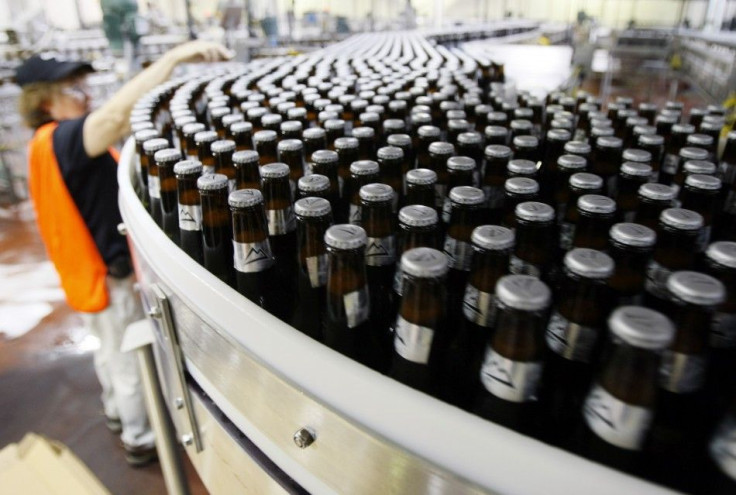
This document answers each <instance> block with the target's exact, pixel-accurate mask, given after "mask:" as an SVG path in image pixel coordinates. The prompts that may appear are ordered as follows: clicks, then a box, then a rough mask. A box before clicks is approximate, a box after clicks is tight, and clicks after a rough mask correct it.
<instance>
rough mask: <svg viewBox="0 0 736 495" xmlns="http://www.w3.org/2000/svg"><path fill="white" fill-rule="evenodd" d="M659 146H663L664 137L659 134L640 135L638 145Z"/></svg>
mask: <svg viewBox="0 0 736 495" xmlns="http://www.w3.org/2000/svg"><path fill="white" fill-rule="evenodd" d="M642 144H646V145H649V146H661V145H663V144H664V136H660V135H659V134H642V135H641V136H639V145H642Z"/></svg>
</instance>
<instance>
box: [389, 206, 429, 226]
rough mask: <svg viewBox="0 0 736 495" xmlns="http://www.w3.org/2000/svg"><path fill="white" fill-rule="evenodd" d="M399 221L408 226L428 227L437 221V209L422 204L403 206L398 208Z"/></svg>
mask: <svg viewBox="0 0 736 495" xmlns="http://www.w3.org/2000/svg"><path fill="white" fill-rule="evenodd" d="M399 222H400V223H402V224H404V225H408V226H409V227H428V226H430V225H436V224H437V222H438V216H437V210H435V209H434V208H430V207H429V206H424V205H409V206H404V207H403V208H402V209H400V210H399Z"/></svg>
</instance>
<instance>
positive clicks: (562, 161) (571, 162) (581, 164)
mask: <svg viewBox="0 0 736 495" xmlns="http://www.w3.org/2000/svg"><path fill="white" fill-rule="evenodd" d="M557 166H558V167H560V168H563V169H567V170H582V169H584V168H585V167H586V166H587V160H586V159H585V158H583V157H582V156H579V155H560V157H559V158H558V159H557Z"/></svg>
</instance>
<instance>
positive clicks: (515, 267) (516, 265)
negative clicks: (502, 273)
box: [509, 254, 542, 278]
mask: <svg viewBox="0 0 736 495" xmlns="http://www.w3.org/2000/svg"><path fill="white" fill-rule="evenodd" d="M509 272H511V273H512V274H513V275H531V276H533V277H537V278H539V277H541V276H542V270H541V268H540V267H538V266H537V265H534V264H532V263H529V262H528V261H524V260H523V259H521V258H519V257H518V256H516V255H515V254H512V255H511V257H510V258H509Z"/></svg>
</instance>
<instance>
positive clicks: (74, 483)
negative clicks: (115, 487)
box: [0, 433, 110, 495]
mask: <svg viewBox="0 0 736 495" xmlns="http://www.w3.org/2000/svg"><path fill="white" fill-rule="evenodd" d="M0 487H1V488H0V492H2V493H8V494H10V493H23V494H24V495H57V494H58V495H68V494H70V493H73V494H75V495H109V493H110V492H108V491H107V489H106V488H105V487H104V485H103V484H102V483H100V480H98V479H97V478H96V477H95V475H94V474H92V471H90V470H89V468H87V466H85V465H84V463H83V462H82V461H80V460H79V458H78V457H77V456H75V455H74V454H73V453H72V451H71V450H69V449H68V448H67V447H66V446H65V445H64V444H62V443H60V442H56V441H54V440H51V439H48V438H45V437H42V436H41V435H37V434H35V433H27V434H26V436H25V437H23V440H21V441H20V442H19V443H12V444H10V445H8V446H6V447H5V448H3V449H2V450H0Z"/></svg>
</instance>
